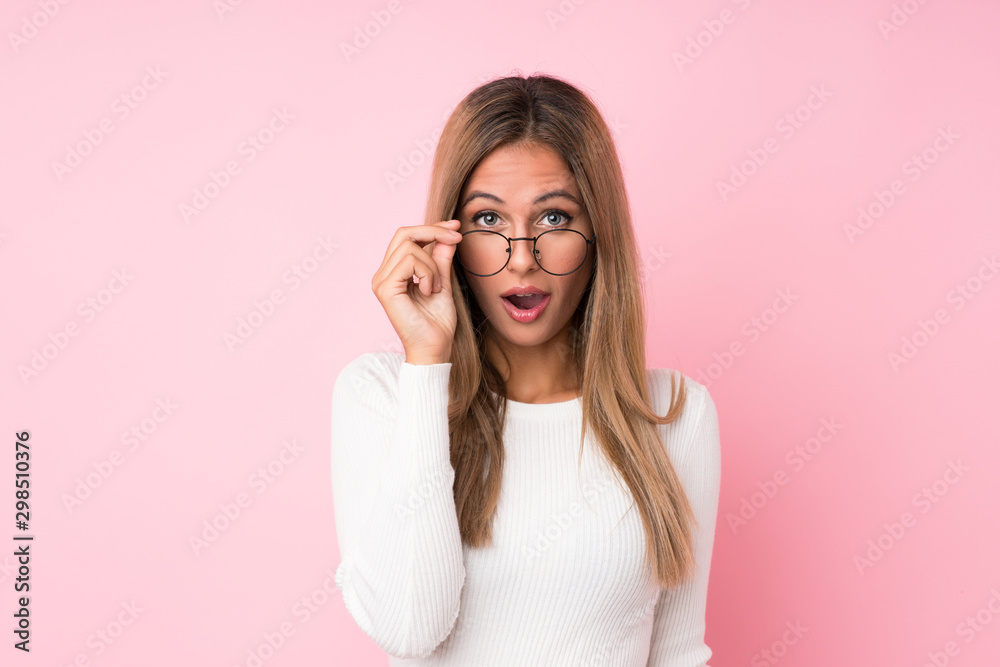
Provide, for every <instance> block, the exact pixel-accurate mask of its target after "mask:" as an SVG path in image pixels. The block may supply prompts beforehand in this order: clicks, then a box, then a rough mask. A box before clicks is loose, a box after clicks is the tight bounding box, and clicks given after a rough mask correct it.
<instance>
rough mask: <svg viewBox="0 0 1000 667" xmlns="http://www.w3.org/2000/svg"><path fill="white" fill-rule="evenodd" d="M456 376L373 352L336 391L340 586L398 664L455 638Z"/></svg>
mask: <svg viewBox="0 0 1000 667" xmlns="http://www.w3.org/2000/svg"><path fill="white" fill-rule="evenodd" d="M396 365H398V367H399V370H398V375H397V373H395V372H394V371H393V368H395V367H396ZM450 371H451V363H443V364H431V365H412V364H409V363H406V362H405V361H403V362H401V364H400V363H399V362H398V361H396V362H395V363H394V362H393V360H392V359H391V357H390V356H389V355H387V354H386V353H373V352H369V353H365V354H362V355H361V356H360V357H358V358H357V359H355V360H353V361H351V362H350V363H349V364H347V366H345V367H344V369H343V370H342V371H341V373H340V375H338V377H337V380H336V382H335V384H334V390H333V402H332V417H333V419H332V443H333V447H332V466H333V500H334V517H335V521H336V532H337V541H338V543H339V545H340V556H341V562H340V564H339V565H338V567H337V571H336V575H335V581H336V583H337V587H338V588H339V589H340V591H341V592H342V594H343V598H344V604H345V606H346V607H347V610H348V612H349V613H350V614H351V616H352V617H353V618H354V620H355V622H357V624H358V626H359V627H360V628H361V629H362V630H363V631H364V632H365V633H366V634H367V635H369V636H370V637H371V638H372V639H373V640H374V641H375V642H376V643H377V644H378V645H379V646H380V647H382V649H383V650H385V651H386V652H387V653H389V654H391V655H394V656H397V657H400V658H414V657H424V656H427V655H429V654H430V653H431V652H433V651H434V649H435V647H437V645H438V644H440V643H441V642H442V641H443V640H444V639H445V638H446V637H447V636H448V634H449V633H450V632H451V630H452V627H453V626H454V624H455V620H456V618H457V617H458V612H459V606H460V596H461V591H462V586H463V585H464V583H465V567H464V562H463V552H462V541H461V534H460V532H459V527H458V519H457V516H456V512H455V502H454V497H453V495H452V483H453V481H454V476H455V471H454V469H453V468H452V466H451V461H450V457H449V441H448V378H449V373H450Z"/></svg>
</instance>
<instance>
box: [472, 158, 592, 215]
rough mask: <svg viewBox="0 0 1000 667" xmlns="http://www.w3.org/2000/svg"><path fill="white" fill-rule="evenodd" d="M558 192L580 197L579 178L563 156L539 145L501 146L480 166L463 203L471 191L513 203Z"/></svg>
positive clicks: (473, 172)
mask: <svg viewBox="0 0 1000 667" xmlns="http://www.w3.org/2000/svg"><path fill="white" fill-rule="evenodd" d="M558 189H563V190H567V191H569V192H570V193H572V194H574V195H577V196H579V190H578V189H577V185H576V178H574V176H573V172H572V171H570V169H569V166H568V165H567V164H566V162H565V161H564V160H563V159H562V156H560V155H559V153H557V152H556V151H555V150H553V149H552V148H549V147H548V146H542V145H538V144H522V145H513V146H501V147H500V148H497V149H496V150H494V151H493V152H491V153H489V154H488V155H487V156H486V157H485V158H483V159H482V161H480V163H479V164H478V165H476V168H475V169H473V171H472V173H471V174H470V175H469V179H468V180H467V181H466V183H465V186H464V187H463V188H462V193H461V197H460V199H459V201H463V200H464V199H465V195H466V194H467V193H468V192H469V191H470V190H482V191H486V192H489V193H491V194H496V195H499V196H500V197H501V198H502V199H504V200H505V201H511V200H522V199H523V200H530V199H534V196H535V195H536V194H537V193H539V192H544V191H548V190H558Z"/></svg>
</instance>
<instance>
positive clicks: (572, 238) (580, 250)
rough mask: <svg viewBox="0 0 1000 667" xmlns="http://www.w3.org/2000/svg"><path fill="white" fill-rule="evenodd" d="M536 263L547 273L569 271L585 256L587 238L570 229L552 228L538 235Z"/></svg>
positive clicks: (578, 266)
mask: <svg viewBox="0 0 1000 667" xmlns="http://www.w3.org/2000/svg"><path fill="white" fill-rule="evenodd" d="M535 250H537V251H538V254H537V256H536V257H535V259H537V260H538V265H539V266H540V267H542V268H543V269H545V270H546V271H548V272H549V273H557V274H561V273H571V272H573V271H575V270H576V269H578V268H580V265H581V264H583V260H585V259H586V258H587V239H586V238H585V237H584V236H583V234H580V233H579V232H576V231H574V230H572V229H553V230H552V231H550V232H545V233H544V234H542V235H541V236H539V237H538V242H537V243H536V245H535Z"/></svg>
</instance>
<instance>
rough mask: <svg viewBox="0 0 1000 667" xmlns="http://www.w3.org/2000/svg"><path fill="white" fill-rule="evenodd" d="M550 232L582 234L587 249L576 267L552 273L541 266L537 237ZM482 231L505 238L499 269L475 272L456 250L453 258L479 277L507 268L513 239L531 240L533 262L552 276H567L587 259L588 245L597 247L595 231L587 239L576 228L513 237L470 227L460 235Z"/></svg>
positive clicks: (511, 252) (463, 267) (549, 230)
mask: <svg viewBox="0 0 1000 667" xmlns="http://www.w3.org/2000/svg"><path fill="white" fill-rule="evenodd" d="M552 232H573V233H574V234H579V235H580V236H582V237H583V240H584V241H586V246H585V247H586V248H587V251H586V252H585V253H583V259H582V260H580V263H579V264H577V265H576V268H574V269H573V270H572V271H567V272H566V273H552V272H551V271H549V270H547V269H546V268H545V267H544V266H542V263H541V262H540V261H538V239H540V238H541V237H543V236H545V235H546V234H551V233H552ZM484 233H485V234H496V235H497V236H502V237H503V238H505V239H506V240H507V261H505V262H504V263H503V266H501V267H500V268H499V269H497V270H496V271H494V272H493V273H476V272H474V271H470V270H469V269H468V268H467V267H466V266H465V265H464V264H462V258H461V257H459V253H458V251H457V250H456V252H455V259H456V260H457V261H458V264H459V266H461V267H462V270H463V271H467V272H469V273H471V274H472V275H474V276H479V277H480V278H488V277H489V276H495V275H496V274H498V273H500V272H501V271H503V270H504V269H506V268H507V265H508V264H510V258H511V256H512V255H513V254H514V246H513V243H514V241H531V255H532V256H533V257H534V258H535V263H536V264H538V268H540V269H541V270H542V271H545V273H548V274H549V275H552V276H568V275H569V274H571V273H573V272H574V271H576V270H577V269H579V268H580V267H581V266H583V264H584V262H586V261H587V256H588V255H589V254H590V246H591V245H593V246H594V248H595V250H596V248H597V245H596V244H597V234H596V233H593V234H591V235H590V238H589V239H588V238H587V236H586V235H585V234H584V233H583V232H581V231H578V230H576V229H548V230H546V231H544V232H542V233H541V234H539V235H538V236H521V237H516V238H515V237H510V236H505V235H504V234H501V233H500V232H495V231H493V230H492V229H470V230H469V231H467V232H462V237H463V238H464V237H465V236H468V235H469V234H484ZM459 245H461V244H459Z"/></svg>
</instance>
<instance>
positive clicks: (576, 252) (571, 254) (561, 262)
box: [458, 229, 587, 276]
mask: <svg viewBox="0 0 1000 667" xmlns="http://www.w3.org/2000/svg"><path fill="white" fill-rule="evenodd" d="M514 243H530V241H514ZM535 250H536V255H535V259H536V260H537V262H538V265H539V266H540V267H542V269H544V270H545V271H548V272H549V273H555V274H566V273H572V272H573V271H575V270H576V269H578V268H580V265H581V264H583V261H584V260H585V259H586V258H587V239H586V237H584V235H583V234H581V233H579V232H577V231H574V230H572V229H553V230H552V231H548V232H544V233H542V234H541V235H539V237H538V241H537V243H536V245H535ZM509 251H510V246H509V245H508V244H507V238H506V237H505V236H503V235H501V234H498V233H496V232H489V231H483V230H476V231H472V232H469V233H467V234H465V236H464V237H463V238H462V242H461V243H459V244H458V259H459V261H461V262H462V266H464V267H465V268H466V270H468V271H469V272H471V273H473V274H475V275H480V276H489V275H493V274H494V273H497V272H498V271H500V270H501V269H502V268H503V267H504V265H505V264H506V263H507V257H508V253H509Z"/></svg>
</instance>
